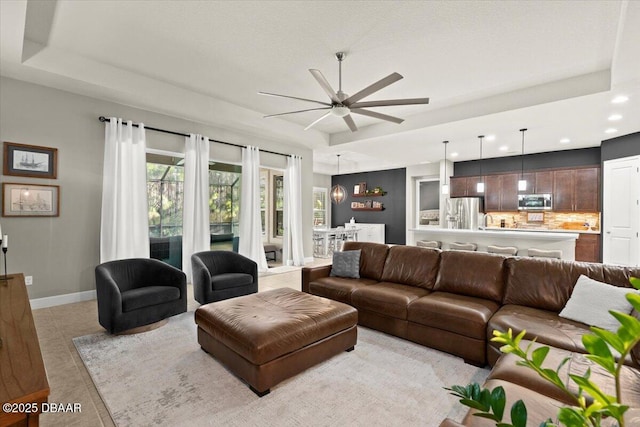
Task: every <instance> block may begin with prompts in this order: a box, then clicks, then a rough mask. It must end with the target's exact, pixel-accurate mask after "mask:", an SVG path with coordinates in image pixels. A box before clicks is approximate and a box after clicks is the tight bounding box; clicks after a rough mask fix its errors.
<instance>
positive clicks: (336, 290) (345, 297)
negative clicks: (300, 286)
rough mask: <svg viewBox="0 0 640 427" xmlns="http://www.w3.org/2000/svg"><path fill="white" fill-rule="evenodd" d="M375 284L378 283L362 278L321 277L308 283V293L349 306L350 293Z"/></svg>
mask: <svg viewBox="0 0 640 427" xmlns="http://www.w3.org/2000/svg"><path fill="white" fill-rule="evenodd" d="M375 283H378V281H377V280H371V279H362V278H360V279H347V278H343V277H323V278H320V279H317V280H314V281H313V282H311V283H309V292H310V293H312V294H313V295H318V296H321V297H325V298H330V299H332V300H335V301H340V302H344V303H347V304H351V293H352V292H353V291H354V290H355V289H358V288H360V287H363V286H367V285H373V284H375Z"/></svg>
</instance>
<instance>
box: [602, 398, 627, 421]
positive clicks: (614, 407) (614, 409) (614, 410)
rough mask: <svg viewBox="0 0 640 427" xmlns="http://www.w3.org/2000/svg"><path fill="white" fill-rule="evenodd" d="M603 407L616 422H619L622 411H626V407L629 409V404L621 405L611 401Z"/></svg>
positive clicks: (622, 414)
mask: <svg viewBox="0 0 640 427" xmlns="http://www.w3.org/2000/svg"><path fill="white" fill-rule="evenodd" d="M604 409H605V410H606V411H607V413H608V414H609V415H610V416H612V417H613V418H615V419H616V420H617V421H618V423H620V420H622V417H623V416H624V413H625V412H627V409H629V406H628V405H622V404H620V403H612V404H611V405H607V406H605V408H604Z"/></svg>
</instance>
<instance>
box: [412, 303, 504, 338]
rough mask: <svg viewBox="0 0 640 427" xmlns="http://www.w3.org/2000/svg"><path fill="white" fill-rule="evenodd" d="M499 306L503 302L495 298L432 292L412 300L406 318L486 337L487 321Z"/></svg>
mask: <svg viewBox="0 0 640 427" xmlns="http://www.w3.org/2000/svg"><path fill="white" fill-rule="evenodd" d="M498 308H500V306H499V305H498V303H496V302H494V301H489V300H485V299H481V298H476V297H469V296H466V295H456V294H451V293H448V292H432V293H430V294H429V295H427V296H424V297H422V298H419V299H417V300H415V301H413V302H412V303H411V304H409V310H408V316H407V320H409V321H410V322H414V323H419V324H422V325H426V326H431V327H434V328H438V329H442V330H445V331H450V332H455V333H457V334H460V335H464V336H467V337H470V338H476V339H479V340H484V339H486V334H487V323H488V322H489V319H490V318H491V316H492V315H493V313H495V312H496V311H497V310H498Z"/></svg>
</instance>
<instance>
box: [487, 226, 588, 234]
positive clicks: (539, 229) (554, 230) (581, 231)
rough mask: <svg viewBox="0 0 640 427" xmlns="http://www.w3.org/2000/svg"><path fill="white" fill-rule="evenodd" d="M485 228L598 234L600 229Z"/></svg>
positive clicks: (488, 228)
mask: <svg viewBox="0 0 640 427" xmlns="http://www.w3.org/2000/svg"><path fill="white" fill-rule="evenodd" d="M487 230H492V231H517V232H521V231H527V232H529V231H531V232H533V233H570V234H575V233H580V234H600V230H596V231H593V230H566V229H562V228H559V229H550V228H502V227H487Z"/></svg>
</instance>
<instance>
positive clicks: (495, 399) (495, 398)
mask: <svg viewBox="0 0 640 427" xmlns="http://www.w3.org/2000/svg"><path fill="white" fill-rule="evenodd" d="M506 401H507V397H506V395H505V393H504V388H502V386H498V387H496V388H494V389H493V391H492V392H491V409H493V413H494V414H495V415H496V421H502V417H503V416H504V406H505V404H506Z"/></svg>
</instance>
